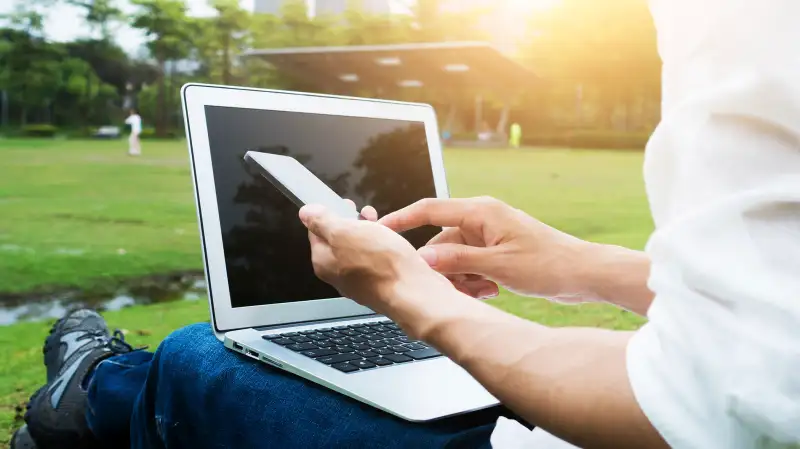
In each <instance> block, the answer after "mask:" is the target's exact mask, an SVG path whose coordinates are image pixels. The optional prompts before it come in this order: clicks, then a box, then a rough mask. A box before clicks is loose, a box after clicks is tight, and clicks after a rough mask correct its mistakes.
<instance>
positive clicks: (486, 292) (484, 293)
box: [478, 288, 498, 298]
mask: <svg viewBox="0 0 800 449" xmlns="http://www.w3.org/2000/svg"><path fill="white" fill-rule="evenodd" d="M497 293H498V292H497V290H495V289H493V288H484V289H483V290H481V291H479V292H478V298H494V297H495V296H497Z"/></svg>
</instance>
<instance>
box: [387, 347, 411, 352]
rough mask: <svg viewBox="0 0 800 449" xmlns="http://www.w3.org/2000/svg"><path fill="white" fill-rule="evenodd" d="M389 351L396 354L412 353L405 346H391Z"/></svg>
mask: <svg viewBox="0 0 800 449" xmlns="http://www.w3.org/2000/svg"><path fill="white" fill-rule="evenodd" d="M389 349H391V350H392V351H394V352H408V351H410V349H408V348H406V347H405V346H390V347H389Z"/></svg>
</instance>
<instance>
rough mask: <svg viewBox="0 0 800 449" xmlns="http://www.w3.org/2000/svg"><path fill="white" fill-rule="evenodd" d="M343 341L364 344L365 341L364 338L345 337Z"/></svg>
mask: <svg viewBox="0 0 800 449" xmlns="http://www.w3.org/2000/svg"><path fill="white" fill-rule="evenodd" d="M345 340H347V341H350V342H353V343H366V342H367V339H366V338H364V337H347V338H345Z"/></svg>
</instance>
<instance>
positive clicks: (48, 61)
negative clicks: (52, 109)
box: [0, 27, 64, 126]
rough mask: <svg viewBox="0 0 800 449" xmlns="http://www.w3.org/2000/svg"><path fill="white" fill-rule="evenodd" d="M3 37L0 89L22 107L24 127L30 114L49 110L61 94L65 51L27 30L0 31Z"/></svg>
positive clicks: (0, 60) (21, 118)
mask: <svg viewBox="0 0 800 449" xmlns="http://www.w3.org/2000/svg"><path fill="white" fill-rule="evenodd" d="M26 28H28V27H26ZM0 37H2V41H5V42H7V44H6V45H4V46H3V58H2V59H0V89H2V90H6V91H7V92H8V94H9V97H10V100H11V101H12V102H15V103H17V104H19V105H20V110H19V113H20V115H19V120H20V124H21V125H23V126H24V125H25V124H26V123H27V121H28V116H29V112H30V111H31V110H33V109H37V108H43V107H46V106H48V104H49V102H50V101H52V100H53V99H54V97H55V95H56V93H57V92H58V89H59V86H60V84H61V82H60V63H61V60H62V58H63V56H64V51H63V49H62V48H60V47H58V46H56V45H54V44H50V43H48V42H47V41H45V40H44V39H43V38H41V37H39V36H36V35H32V34H30V33H29V32H28V31H27V30H25V31H20V30H12V29H5V30H0Z"/></svg>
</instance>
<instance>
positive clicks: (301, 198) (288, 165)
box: [244, 151, 361, 219]
mask: <svg viewBox="0 0 800 449" xmlns="http://www.w3.org/2000/svg"><path fill="white" fill-rule="evenodd" d="M244 160H245V161H247V163H248V164H250V165H251V166H252V167H253V168H255V169H256V170H258V172H259V173H261V175H262V176H264V177H265V178H267V180H268V181H269V182H270V183H271V184H272V185H273V186H275V188H276V189H278V190H280V192H281V193H283V194H284V196H286V197H287V198H289V199H290V200H292V202H293V203H295V204H296V205H297V207H303V206H304V205H306V204H320V205H322V206H325V207H327V208H328V209H329V210H331V211H332V212H333V213H335V214H337V215H339V216H340V217H343V218H353V219H359V218H361V214H359V213H358V211H356V209H355V208H354V207H353V206H352V205H351V204H349V203H347V202H346V201H345V200H344V199H343V198H342V197H340V196H339V195H337V194H336V192H334V191H333V190H331V188H330V187H328V186H327V185H326V184H325V183H324V182H322V180H321V179H319V178H317V177H316V176H315V175H314V174H313V173H311V172H310V171H309V170H308V169H307V168H306V167H305V166H304V165H303V164H301V163H300V162H298V161H297V159H295V158H293V157H290V156H280V155H277V154H270V153H260V152H258V151H248V152H247V153H245V155H244Z"/></svg>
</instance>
